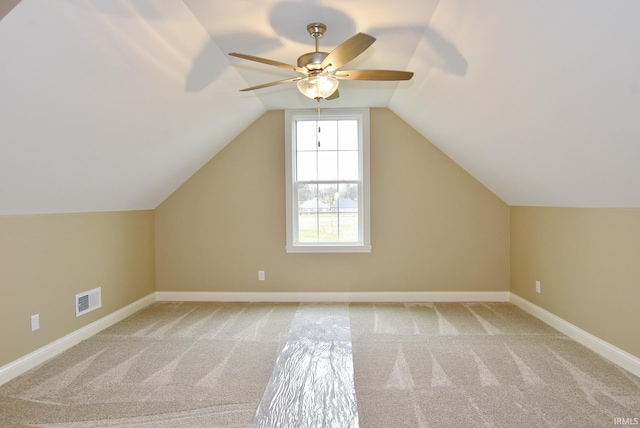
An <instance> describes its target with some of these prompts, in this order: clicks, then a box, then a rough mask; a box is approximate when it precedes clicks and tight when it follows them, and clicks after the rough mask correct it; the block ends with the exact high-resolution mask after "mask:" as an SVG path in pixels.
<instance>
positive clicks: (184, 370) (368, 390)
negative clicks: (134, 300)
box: [0, 302, 640, 427]
mask: <svg viewBox="0 0 640 428" xmlns="http://www.w3.org/2000/svg"><path fill="white" fill-rule="evenodd" d="M301 309H304V310H306V312H305V311H301ZM307 309H310V310H311V311H309V310H307ZM305 313H306V314H307V315H306V316H307V318H304V317H303V318H301V314H302V315H304V314H305ZM309 314H311V315H309ZM318 314H325V316H324V318H325V320H324V321H323V322H318V323H316V322H315V321H314V319H317V318H322V317H321V316H318ZM327 320H329V327H327V325H328V324H327V323H326V321H327ZM331 320H336V322H335V323H334V324H335V325H337V326H338V327H339V329H335V328H333V327H332V326H331V325H330V324H331ZM311 324H313V325H314V329H313V330H311V329H309V330H308V331H309V332H312V334H311V333H309V334H308V335H307V336H308V337H304V336H305V335H306V333H305V331H307V330H305V326H307V325H311ZM345 329H346V330H345ZM336 332H337V333H336ZM302 342H304V346H297V344H298V343H302ZM318 344H321V345H323V344H326V345H327V346H324V345H323V346H319V345H318ZM336 355H338V356H339V358H336ZM296 358H297V359H296ZM292 361H293V362H292ZM350 364H352V367H353V373H350V372H351V370H345V367H347V368H349V369H350V367H351V366H350ZM338 366H339V367H338ZM320 368H322V370H323V371H325V373H324V375H323V377H320V376H317V375H318V373H317V372H318V371H319V370H320ZM296 370H298V371H300V373H301V374H302V376H301V377H299V378H300V379H302V381H301V382H302V383H301V385H310V384H314V383H316V385H320V387H316V390H317V389H321V390H322V389H324V390H327V391H329V393H328V394H327V395H326V396H322V397H320V396H316V397H315V398H314V399H310V397H309V396H308V395H305V394H306V392H305V391H306V390H307V389H306V388H307V386H305V387H304V388H303V387H295V388H291V387H290V385H289V388H286V387H285V386H283V384H281V383H280V384H279V383H278V382H290V381H289V380H287V379H293V378H295V376H292V371H294V372H295V371H296ZM303 371H304V373H303ZM346 372H349V373H347V374H348V375H347V374H345V373H346ZM332 373H339V375H337V374H336V375H335V377H334V379H335V381H334V382H333V383H332V382H331V379H332V378H331V376H333V375H332ZM294 374H295V373H294ZM282 379H285V380H284V381H283V380H282ZM318 379H320V380H318ZM341 379H342V380H341ZM340 382H343V383H345V382H346V383H351V382H352V383H353V385H346V386H345V385H339V383H340ZM312 389H313V388H309V389H308V390H309V394H311V393H313V394H317V393H318V392H317V391H315V392H311V390H312ZM279 391H286V392H282V393H280V392H279ZM353 391H355V397H353V395H354V392H353ZM341 394H342V395H341ZM345 394H347V395H348V397H347V398H348V399H347V400H346V401H345V400H344V399H343V397H344V396H345ZM284 395H287V397H285V398H287V399H288V400H289V401H288V402H290V403H291V402H292V403H298V404H296V405H299V406H314V407H306V408H305V409H302V407H301V408H300V409H301V410H300V412H293V413H292V414H296V413H299V414H306V415H309V414H313V415H318V416H319V418H318V419H315V420H312V418H309V416H307V417H306V419H300V420H295V421H294V420H291V419H289V426H296V427H298V426H299V427H304V426H344V425H347V426H358V424H359V426H361V427H419V426H424V427H430V426H431V427H477V426H487V427H600V426H614V425H615V424H616V421H617V422H620V421H621V420H620V419H616V418H622V421H627V422H633V421H634V418H640V379H639V378H637V377H635V376H633V375H632V374H630V373H628V372H626V371H624V370H622V369H620V368H619V367H617V366H615V365H613V364H611V363H609V362H608V361H606V360H604V359H603V358H601V357H599V356H598V355H596V354H594V353H592V352H591V351H589V350H587V349H586V348H584V347H583V346H581V345H579V344H577V343H576V342H574V341H572V340H570V339H568V338H567V337H566V336H563V335H562V334H560V333H558V332H557V331H556V330H553V329H552V328H550V327H548V326H547V325H545V324H543V323H542V322H540V321H538V320H536V319H535V318H533V317H531V316H529V315H527V314H526V313H524V312H523V311H521V310H520V309H518V308H517V307H515V306H513V305H511V304H509V303H466V304H464V303H423V304H408V303H407V304H350V305H346V304H342V305H329V304H327V305H305V304H301V305H298V304H265V303H187V302H185V303H156V304H154V305H151V306H149V307H147V308H146V309H144V310H142V311H140V312H139V313H137V314H135V315H133V316H132V317H129V318H127V319H126V320H124V321H122V322H120V323H118V324H116V325H114V326H113V327H111V328H109V329H106V330H104V331H103V332H101V333H100V334H97V335H95V336H94V337H92V338H91V339H89V340H86V341H84V342H82V343H80V344H79V345H77V346H75V347H74V348H72V349H70V350H68V351H67V352H65V353H63V354H61V355H60V356H58V357H56V358H54V359H52V360H50V361H48V362H47V363H45V364H43V365H41V366H39V367H37V368H35V369H33V370H31V371H29V372H27V373H25V374H24V375H22V376H20V377H18V378H16V379H14V380H13V381H11V382H9V383H7V384H5V385H3V386H1V387H0V426H2V427H14V426H15V427H18V426H46V427H57V426H59V427H74V426H77V427H102V426H121V427H234V426H237V427H240V426H241V427H247V426H252V425H253V426H283V425H282V424H281V423H276V422H269V421H277V420H278V418H274V417H272V416H273V415H269V413H270V412H272V410H269V409H279V408H286V407H290V406H284V407H283V406H280V407H278V406H277V405H276V404H278V403H276V401H277V400H278V399H279V396H284ZM341 400H342V401H343V402H346V403H348V405H347V406H346V407H345V406H343V409H344V410H341V412H342V411H346V412H349V411H350V410H353V411H355V412H357V414H356V415H351V416H352V417H351V418H349V419H344V418H343V417H341V416H340V415H337V414H335V409H336V408H338V407H336V406H335V403H336V401H338V402H339V401H341ZM274 403H275V404H274ZM309 403H311V404H309ZM318 403H320V404H318ZM322 403H324V404H322ZM327 409H329V410H327ZM332 409H334V410H332ZM258 410H260V411H258ZM303 410H304V411H303ZM273 411H281V410H273ZM332 412H333V413H332ZM320 416H321V417H320ZM318 420H320V421H322V422H318ZM346 420H348V421H349V422H344V421H346ZM332 421H333V422H332ZM337 421H342V422H337ZM618 424H620V423H618Z"/></svg>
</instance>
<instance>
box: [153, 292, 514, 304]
mask: <svg viewBox="0 0 640 428" xmlns="http://www.w3.org/2000/svg"><path fill="white" fill-rule="evenodd" d="M156 297H157V300H158V301H159V302H381V303H382V302H508V301H509V292H508V291H453V292H441V291H417V292H354V293H349V292H334V293H331V292H326V293H322V292H262V293H261V292H244V293H242V292H241V293H236V292H215V291H202V292H198V291H158V292H156Z"/></svg>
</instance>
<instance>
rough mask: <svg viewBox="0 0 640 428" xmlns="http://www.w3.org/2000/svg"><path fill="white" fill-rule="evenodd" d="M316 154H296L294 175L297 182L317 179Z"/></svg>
mask: <svg viewBox="0 0 640 428" xmlns="http://www.w3.org/2000/svg"><path fill="white" fill-rule="evenodd" d="M316 153H317V152H298V153H297V160H296V162H297V165H296V175H297V178H296V180H297V181H314V180H317V179H318V174H317V171H316V168H317V162H316V157H317V154H316Z"/></svg>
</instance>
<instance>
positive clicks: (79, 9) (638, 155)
mask: <svg viewBox="0 0 640 428" xmlns="http://www.w3.org/2000/svg"><path fill="white" fill-rule="evenodd" d="M4 1H6V2H7V3H3V5H2V6H0V17H1V16H3V15H4V17H3V18H2V20H1V21H0V64H1V66H0V215H3V214H34V213H55V212H77V211H115V210H135V209H151V208H155V207H156V206H157V205H158V204H159V203H160V202H162V201H163V200H164V199H165V198H166V197H167V196H168V195H170V194H171V193H172V192H173V191H174V190H175V189H176V188H177V187H178V186H180V185H181V184H182V183H183V182H184V181H185V180H186V179H187V178H188V177H190V176H191V175H192V174H193V173H194V172H195V171H197V170H198V169H199V168H200V167H201V166H202V165H203V164H204V163H205V162H207V161H208V160H209V159H210V158H211V157H212V156H214V155H215V154H216V153H217V152H218V151H219V150H220V149H222V148H223V147H224V146H225V145H226V144H228V143H229V142H230V141H231V140H232V139H233V138H234V137H235V136H236V135H238V134H239V133H240V132H241V131H242V130H243V129H244V128H246V127H247V126H248V125H249V124H250V123H251V122H253V121H254V120H255V119H256V118H257V117H259V116H260V115H261V114H262V113H263V112H265V111H266V110H270V109H288V108H315V106H316V105H315V102H314V101H313V100H309V99H307V98H305V97H303V96H302V95H300V94H299V93H298V92H297V90H296V88H295V84H288V85H281V86H274V87H270V88H266V89H261V90H258V91H255V92H252V93H246V92H239V89H242V88H244V87H247V86H252V85H256V84H260V83H265V82H269V81H274V80H280V79H285V78H288V77H295V73H293V72H292V73H289V72H287V71H286V70H282V69H278V68H275V67H269V66H266V65H263V64H257V63H252V62H249V61H243V60H240V59H236V58H232V57H230V56H228V55H227V54H228V53H229V52H233V51H235V52H241V53H245V54H250V55H255V56H260V57H265V58H271V59H274V60H277V61H281V62H285V63H293V64H295V62H296V59H297V57H298V56H299V55H300V54H302V53H304V52H308V51H312V50H313V40H312V39H311V38H310V37H309V35H308V33H307V32H306V25H307V24H309V23H310V22H317V21H319V22H323V23H325V24H326V25H327V32H326V34H325V37H324V38H322V39H321V40H320V45H321V48H322V50H326V51H330V50H331V49H332V48H334V47H335V46H337V45H338V44H339V43H341V42H343V41H344V40H346V39H348V38H349V37H351V36H352V35H353V34H355V33H357V32H366V33H368V34H371V35H373V36H374V37H376V38H377V41H376V42H375V43H374V44H373V45H372V46H371V48H369V49H368V50H367V51H366V52H365V53H364V54H362V55H361V56H360V57H358V58H356V59H355V60H354V61H352V62H351V63H350V64H349V65H348V68H380V69H398V70H403V69H407V70H411V71H413V72H414V73H415V75H414V78H413V79H412V80H411V81H409V82H400V83H397V82H354V81H347V82H345V81H343V82H342V83H341V85H340V98H339V99H338V100H335V101H328V102H323V104H322V106H323V107H324V108H333V107H337V108H340V107H389V108H390V109H391V110H393V111H394V112H396V113H397V114H398V115H399V116H400V117H402V118H403V119H404V120H405V121H406V122H407V123H409V124H410V125H411V126H413V127H414V128H415V129H416V130H417V131H419V132H420V133H421V134H422V135H424V136H425V137H426V138H428V139H429V140H430V141H431V142H433V143H434V144H435V145H436V146H438V147H439V148H440V149H441V150H443V151H444V152H445V153H446V154H447V155H449V156H450V157H451V158H452V159H453V160H454V161H456V162H457V163H458V164H460V165H461V166H462V167H463V168H465V169H466V170H467V171H469V172H470V173H471V174H472V175H473V176H474V177H476V178H477V179H478V180H479V181H481V182H482V183H483V184H484V185H485V186H487V187H488V188H489V189H491V190H492V191H493V192H495V193H496V194H497V195H498V196H499V197H501V198H502V199H503V200H504V201H505V202H507V203H508V204H511V205H543V206H574V207H640V55H639V54H638V52H639V51H640V48H639V47H640V26H638V25H637V22H636V21H637V19H638V18H639V17H640V2H638V1H636V0H627V1H621V0H613V1H604V0H567V1H562V2H558V1H551V0H543V1H534V0H526V1H525V0H512V1H499V0H467V1H465V0H446V1H445V0H442V1H438V0H396V1H393V2H391V1H382V0H380V1H371V0H322V1H321V0H298V1H295V0H289V1H276V0H255V1H246V0H244V1H243V0H238V1H229V2H221V1H211V0H182V1H181V0H128V1H125V0H109V1H104V0H22V1H19V0H4ZM14 4H15V7H13V6H14Z"/></svg>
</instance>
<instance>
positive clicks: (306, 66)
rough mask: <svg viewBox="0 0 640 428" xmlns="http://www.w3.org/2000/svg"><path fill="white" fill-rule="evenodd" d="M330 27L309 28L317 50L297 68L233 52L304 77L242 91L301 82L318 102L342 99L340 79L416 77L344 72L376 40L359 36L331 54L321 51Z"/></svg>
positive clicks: (400, 73)
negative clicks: (345, 65) (340, 97)
mask: <svg viewBox="0 0 640 428" xmlns="http://www.w3.org/2000/svg"><path fill="white" fill-rule="evenodd" d="M326 29H327V27H326V25H324V24H322V23H319V22H315V23H311V24H309V25H307V31H308V32H309V35H310V36H311V37H312V38H313V39H314V41H315V51H314V52H308V53H305V54H302V55H301V56H300V57H299V58H298V61H297V66H295V65H289V64H286V63H282V62H279V61H274V60H271V59H266V58H259V57H255V56H251V55H245V54H240V53H237V52H232V53H230V54H229V55H231V56H234V57H237V58H242V59H247V60H250V61H255V62H260V63H262V64H267V65H272V66H274V67H280V68H285V69H287V70H292V71H295V72H297V73H300V74H301V75H302V76H303V77H295V78H291V79H285V80H279V81H276V82H269V83H263V84H261V85H257V86H252V87H249V88H245V89H241V91H253V90H255V89H261V88H266V87H269V86H275V85H280V84H282V83H290V82H297V83H296V84H297V86H298V90H299V91H300V93H301V94H303V95H304V96H306V97H309V98H311V99H314V100H318V101H319V100H321V99H335V98H338V84H339V80H379V81H382V80H386V81H389V80H409V79H411V78H412V77H413V73H412V72H410V71H396V70H340V67H342V66H343V65H344V64H346V63H348V62H349V61H351V60H353V59H354V58H356V57H357V56H358V55H360V54H361V53H362V52H364V51H365V50H366V49H367V48H368V47H369V46H371V44H372V43H373V42H375V40H376V39H375V37H372V36H370V35H368V34H365V33H358V34H356V35H355V36H353V37H351V38H350V39H348V40H347V41H345V42H343V43H342V44H340V45H338V47H336V48H335V49H334V50H332V51H331V52H330V53H327V52H320V42H319V40H320V38H322V36H323V35H324V32H325V31H326Z"/></svg>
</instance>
